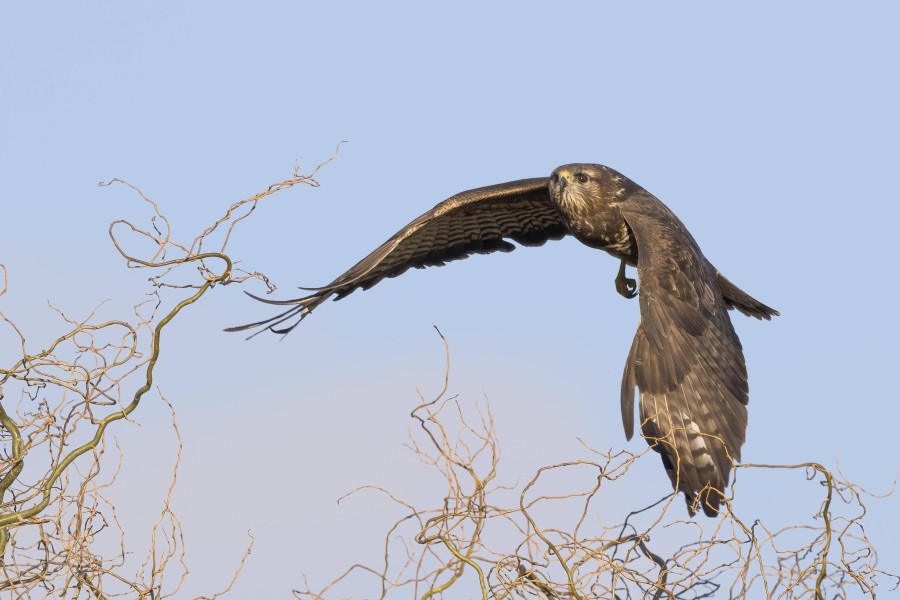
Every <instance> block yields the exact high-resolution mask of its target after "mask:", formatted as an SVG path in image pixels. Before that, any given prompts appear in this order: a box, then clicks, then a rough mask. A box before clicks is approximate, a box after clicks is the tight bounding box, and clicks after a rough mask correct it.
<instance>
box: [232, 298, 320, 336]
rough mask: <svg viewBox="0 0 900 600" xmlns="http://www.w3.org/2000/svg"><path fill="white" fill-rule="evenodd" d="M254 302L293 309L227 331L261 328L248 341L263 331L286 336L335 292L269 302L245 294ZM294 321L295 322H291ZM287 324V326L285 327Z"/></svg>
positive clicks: (265, 299)
mask: <svg viewBox="0 0 900 600" xmlns="http://www.w3.org/2000/svg"><path fill="white" fill-rule="evenodd" d="M244 293H245V294H247V295H248V296H250V297H251V298H253V299H254V300H259V301H260V302H265V303H266V304H274V305H276V306H290V307H291V308H289V309H287V310H286V311H284V312H282V313H279V314H277V315H275V316H274V317H270V318H268V319H265V320H263V321H257V322H255V323H248V324H246V325H238V326H237V327H228V328H227V329H225V331H229V332H231V331H249V330H251V329H256V328H260V329H259V331H257V332H255V333H253V334H252V335H250V336H248V337H247V339H250V338H252V337H254V336H256V335H259V334H260V333H262V332H263V331H271V332H272V333H277V334H279V335H285V334H287V333H289V332H290V331H291V330H292V329H293V328H294V327H296V326H297V325H299V324H300V321H302V320H303V319H304V318H305V317H306V315H308V314H309V313H311V312H312V311H313V309H315V308H316V307H317V306H318V305H320V304H321V303H322V302H324V301H325V300H326V299H327V298H328V297H329V296H331V295H332V293H333V292H330V291H327V289H325V290H322V291H320V292H318V293H316V294H312V295H310V296H304V297H303V298H296V299H294V300H269V299H267V298H260V297H259V296H254V295H253V294H251V293H250V292H244ZM291 321H293V322H291ZM284 323H287V324H286V325H283V324H284Z"/></svg>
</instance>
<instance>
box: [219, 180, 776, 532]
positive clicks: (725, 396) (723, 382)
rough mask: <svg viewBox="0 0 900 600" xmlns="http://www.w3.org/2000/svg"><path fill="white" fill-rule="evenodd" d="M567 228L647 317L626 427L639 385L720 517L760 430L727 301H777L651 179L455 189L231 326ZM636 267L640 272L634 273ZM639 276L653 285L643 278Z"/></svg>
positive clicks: (659, 442) (646, 418)
mask: <svg viewBox="0 0 900 600" xmlns="http://www.w3.org/2000/svg"><path fill="white" fill-rule="evenodd" d="M567 235H571V236H573V237H575V238H576V239H577V240H579V241H580V242H582V243H583V244H585V245H587V246H589V247H591V248H597V249H599V250H605V251H606V252H607V253H609V254H611V255H612V256H613V257H615V258H617V259H619V261H620V264H619V271H618V275H617V276H616V279H615V287H616V290H617V291H618V293H619V294H621V295H622V296H624V297H626V298H634V297H635V296H637V295H638V292H640V293H639V296H640V298H639V302H640V320H639V323H638V328H637V333H636V335H635V337H634V341H633V342H632V344H631V350H630V351H629V353H628V358H627V360H626V362H625V372H624V374H623V377H622V387H621V398H620V400H621V409H622V423H623V425H624V427H625V436H626V438H627V439H629V440H630V439H631V437H632V435H633V433H634V396H635V387H637V389H638V390H639V396H640V402H639V407H640V408H639V412H640V429H641V434H642V436H643V437H644V438H645V439H646V441H647V442H648V443H649V444H650V446H651V447H652V448H653V449H654V450H656V451H657V452H658V453H659V454H660V455H661V457H662V462H663V466H664V467H665V470H666V473H667V474H668V476H669V479H670V480H671V482H672V487H673V488H674V490H675V492H676V493H677V492H679V491H680V492H683V493H684V495H685V499H686V500H687V505H688V511H689V513H690V514H691V515H694V514H695V512H696V510H697V508H698V507H699V508H702V509H703V511H704V513H706V514H707V515H708V516H711V517H714V516H716V515H717V514H718V509H719V505H720V503H721V502H722V501H723V500H724V497H725V496H724V490H725V488H726V487H727V485H728V481H729V476H730V473H731V469H732V467H733V465H734V462H735V461H739V460H740V453H741V446H742V445H743V443H744V438H745V432H746V428H747V402H748V399H749V396H748V389H749V388H748V386H747V368H746V364H745V362H744V354H743V351H742V348H741V343H740V340H739V339H738V337H737V334H735V331H734V327H733V326H732V324H731V320H730V318H729V317H728V309H732V308H734V309H737V310H738V311H740V312H742V313H744V314H745V315H748V316H752V317H756V318H757V319H766V320H769V319H771V317H773V316H776V315H778V314H779V313H778V311H776V310H774V309H772V308H770V307H768V306H766V305H765V304H763V303H761V302H759V301H758V300H755V299H754V298H752V297H751V296H750V295H748V294H747V293H745V292H744V291H742V290H741V289H739V288H738V287H737V286H736V285H734V284H733V283H731V282H730V281H729V280H728V279H726V278H725V277H724V276H723V275H722V274H721V273H720V272H719V271H718V270H717V269H716V268H715V267H714V266H713V265H712V264H711V263H710V262H709V261H708V260H707V259H706V257H705V256H704V255H703V253H702V252H701V251H700V247H699V246H698V245H697V242H696V241H695V240H694V238H693V237H692V236H691V234H690V233H689V232H688V230H687V228H685V226H684V225H683V224H682V222H681V221H680V220H679V219H678V217H676V216H675V214H674V213H673V212H672V211H671V210H669V208H668V207H666V205H664V204H663V203H662V202H660V201H659V200H658V199H657V198H656V197H655V196H653V195H652V194H650V193H649V192H648V191H647V190H645V189H644V188H642V187H641V186H639V185H637V184H636V183H634V182H633V181H631V180H630V179H628V178H627V177H625V176H624V175H622V174H620V173H618V172H617V171H615V170H613V169H611V168H609V167H606V166H602V165H595V164H569V165H563V166H561V167H559V168H557V169H555V170H554V171H553V173H552V174H551V175H550V177H544V178H537V179H522V180H519V181H511V182H509V183H501V184H498V185H492V186H488V187H483V188H478V189H474V190H469V191H465V192H462V193H460V194H457V195H455V196H453V197H451V198H448V199H447V200H444V201H443V202H441V203H440V204H438V205H437V206H435V207H434V208H432V209H431V210H429V211H428V212H426V213H425V214H423V215H422V216H420V217H418V218H417V219H415V220H414V221H412V222H411V223H410V224H409V225H407V226H406V227H404V228H403V229H401V230H400V231H398V232H397V233H396V234H394V235H393V236H392V237H391V238H390V239H389V240H388V241H386V242H385V243H384V244H382V245H381V246H379V247H378V248H376V249H375V251H374V252H372V253H371V254H369V255H368V256H366V257H365V258H363V259H362V260H361V261H359V262H358V263H357V264H356V265H354V266H353V267H351V268H350V270H348V271H347V272H346V273H344V274H343V275H341V276H339V277H338V278H337V279H335V280H334V281H332V282H331V283H330V284H328V285H327V286H325V287H322V288H312V289H310V290H309V291H312V292H313V293H312V294H310V295H308V296H304V297H303V298H297V299H295V300H281V301H273V300H267V299H263V298H259V297H257V296H253V297H254V298H256V299H258V300H261V301H262V302H266V303H269V304H276V305H282V306H288V307H290V308H288V309H287V310H286V311H284V312H282V313H280V314H278V315H276V316H274V317H271V318H269V319H265V320H263V321H258V322H256V323H250V324H248V325H243V326H240V327H232V328H230V329H228V330H227V331H244V330H248V329H254V328H260V331H263V330H270V331H273V332H275V333H280V334H285V333H288V332H289V331H291V330H292V329H293V328H294V327H296V326H297V324H298V323H299V322H300V320H302V319H303V318H304V317H306V315H308V314H309V313H311V312H312V311H313V310H314V309H315V308H316V307H317V306H319V304H321V303H322V302H324V301H325V300H326V299H328V298H330V297H334V299H335V300H339V299H341V298H343V297H344V296H346V295H348V294H350V293H351V292H353V291H354V290H356V289H360V288H361V289H364V290H366V289H369V288H370V287H372V286H373V285H375V284H376V283H378V282H379V281H381V280H382V279H384V278H385V277H396V276H398V275H400V274H401V273H404V272H405V271H407V270H408V269H409V268H410V267H417V268H424V267H429V266H441V265H444V264H445V263H447V262H449V261H452V260H458V259H462V258H466V257H468V256H470V255H472V254H488V253H491V252H498V251H499V252H510V251H511V250H513V249H514V248H515V245H514V244H513V243H512V242H516V243H518V244H521V245H523V246H541V245H543V244H544V243H545V242H547V241H548V240H558V239H561V238H563V237H565V236H567ZM626 265H630V266H634V267H637V277H638V281H637V282H636V281H635V280H634V279H631V278H629V277H627V276H626V270H625V269H626ZM638 282H639V284H640V287H639V288H638Z"/></svg>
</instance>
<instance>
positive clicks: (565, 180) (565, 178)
mask: <svg viewBox="0 0 900 600" xmlns="http://www.w3.org/2000/svg"><path fill="white" fill-rule="evenodd" d="M557 176H558V177H559V191H563V190H564V189H566V186H567V185H569V172H568V171H560V172H558V173H557Z"/></svg>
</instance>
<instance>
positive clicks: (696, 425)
mask: <svg viewBox="0 0 900 600" xmlns="http://www.w3.org/2000/svg"><path fill="white" fill-rule="evenodd" d="M619 206H620V210H621V211H622V216H623V217H624V218H625V221H626V222H627V223H628V226H629V228H630V229H631V231H632V233H633V235H634V236H635V238H636V241H637V248H638V265H637V268H638V278H639V285H640V288H639V289H640V306H641V321H640V324H639V326H638V330H637V333H636V335H635V340H634V342H633V343H632V346H631V351H630V352H629V355H628V362H627V364H626V367H625V375H624V376H623V379H622V417H623V424H624V425H625V432H626V435H629V436H630V435H631V433H632V431H633V412H634V388H635V387H637V388H638V390H639V394H640V415H641V433H642V434H643V436H644V437H645V438H646V439H647V441H648V443H650V444H651V446H653V447H654V449H655V450H656V451H657V452H659V453H660V454H661V455H662V458H663V465H664V466H665V467H666V472H667V473H668V475H669V478H670V480H671V481H672V485H673V487H674V488H675V489H676V490H677V491H681V492H684V494H685V496H686V498H687V500H688V508H689V509H690V510H691V512H692V514H693V511H694V510H695V509H696V507H697V506H698V505H699V506H700V507H701V508H702V509H703V510H704V512H706V514H708V515H710V516H715V515H716V514H717V509H718V506H719V503H720V494H722V493H723V492H724V490H725V487H726V486H727V485H728V480H729V475H730V473H731V469H732V467H733V461H734V460H739V459H740V449H741V446H742V445H743V443H744V436H745V430H746V427H747V409H746V404H747V401H748V386H747V369H746V366H745V362H744V355H743V351H742V349H741V344H740V341H739V340H738V337H737V335H736V334H735V332H734V328H733V327H732V325H731V320H730V319H729V317H728V306H726V303H725V301H724V300H723V298H722V295H721V294H720V293H717V289H718V288H717V285H718V284H717V278H718V272H717V271H716V270H715V268H713V266H712V265H711V264H710V263H709V262H708V261H707V260H706V258H705V257H704V256H703V254H702V253H701V251H700V248H699V247H698V246H697V243H696V242H695V241H694V238H693V237H692V236H691V234H690V233H689V232H688V231H687V229H686V228H685V227H684V225H683V224H682V223H681V221H680V220H679V219H678V218H677V217H676V216H675V215H674V214H673V213H672V212H671V211H670V210H669V209H668V208H667V207H666V206H665V205H664V204H662V203H661V202H660V201H659V200H657V199H656V198H655V197H653V196H652V195H651V194H649V193H648V192H646V191H644V190H639V191H636V192H633V193H632V194H631V195H630V196H629V197H628V198H627V199H626V200H625V201H623V202H622V203H621V204H620V205H619Z"/></svg>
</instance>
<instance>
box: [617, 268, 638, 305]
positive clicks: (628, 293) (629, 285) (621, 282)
mask: <svg viewBox="0 0 900 600" xmlns="http://www.w3.org/2000/svg"><path fill="white" fill-rule="evenodd" d="M616 291H617V292H619V294H620V295H621V296H623V297H625V298H629V299H630V298H634V297H635V296H637V281H635V280H634V279H632V278H630V277H625V261H622V266H620V267H619V274H618V275H617V276H616Z"/></svg>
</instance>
